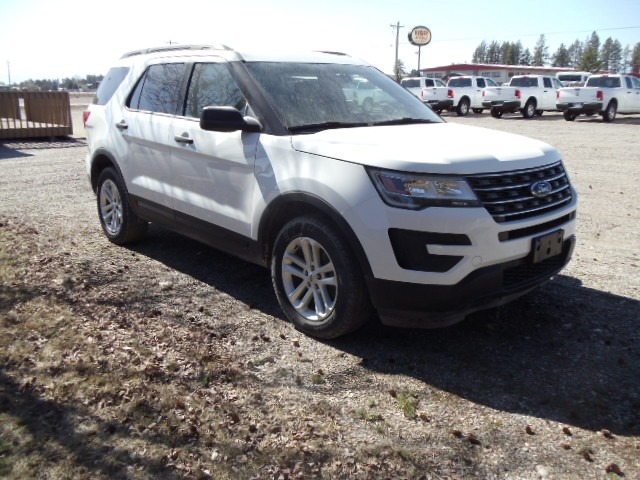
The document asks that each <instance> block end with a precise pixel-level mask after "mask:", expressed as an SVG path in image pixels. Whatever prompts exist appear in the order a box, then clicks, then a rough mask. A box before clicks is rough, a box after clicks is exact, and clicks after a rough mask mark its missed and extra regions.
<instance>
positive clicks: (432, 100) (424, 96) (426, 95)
mask: <svg viewBox="0 0 640 480" xmlns="http://www.w3.org/2000/svg"><path fill="white" fill-rule="evenodd" d="M400 85H402V86H403V87H405V88H406V89H407V90H409V91H410V92H411V93H413V94H414V95H415V96H416V97H418V98H419V99H420V100H422V101H423V102H424V103H426V104H427V105H429V106H430V107H431V109H432V110H434V111H435V112H437V113H442V111H443V110H451V107H452V106H453V100H452V99H451V98H450V97H449V95H448V93H449V90H448V88H447V86H446V85H445V84H444V82H443V81H442V80H438V79H437V78H426V77H407V78H403V79H402V80H401V81H400Z"/></svg>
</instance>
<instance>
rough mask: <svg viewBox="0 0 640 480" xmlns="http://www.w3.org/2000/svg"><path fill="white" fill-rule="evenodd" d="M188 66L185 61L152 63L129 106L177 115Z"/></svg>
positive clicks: (132, 96)
mask: <svg viewBox="0 0 640 480" xmlns="http://www.w3.org/2000/svg"><path fill="white" fill-rule="evenodd" d="M186 68H187V67H186V65H185V64H184V63H168V64H163V65H151V66H150V67H149V68H148V69H147V70H146V71H145V73H144V75H142V77H141V78H140V80H139V81H138V84H137V85H136V88H135V90H134V91H133V94H132V95H131V98H130V99H129V103H128V105H127V106H128V107H129V108H132V109H134V110H146V111H149V112H157V113H169V114H172V115H175V113H176V111H177V109H178V101H179V99H180V89H181V87H182V81H183V79H184V74H185V71H186Z"/></svg>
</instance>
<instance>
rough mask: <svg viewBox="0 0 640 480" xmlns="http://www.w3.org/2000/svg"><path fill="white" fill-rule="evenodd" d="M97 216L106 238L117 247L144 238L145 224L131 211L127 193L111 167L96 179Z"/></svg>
mask: <svg viewBox="0 0 640 480" xmlns="http://www.w3.org/2000/svg"><path fill="white" fill-rule="evenodd" d="M97 199H98V216H99V217H100V224H101V225H102V230H103V231H104V233H105V235H106V236H107V238H108V239H109V240H110V241H111V242H113V243H116V244H118V245H123V244H125V243H130V242H135V241H136V240H140V239H141V238H142V237H144V235H145V233H146V231H147V222H144V221H142V220H140V219H139V218H138V217H137V216H136V214H135V213H133V211H132V210H131V207H130V205H129V193H128V192H127V189H126V187H125V185H124V182H123V181H122V179H121V178H120V175H118V173H117V172H116V170H115V169H114V168H112V167H108V168H105V169H104V170H103V171H102V173H100V176H99V177H98V189H97Z"/></svg>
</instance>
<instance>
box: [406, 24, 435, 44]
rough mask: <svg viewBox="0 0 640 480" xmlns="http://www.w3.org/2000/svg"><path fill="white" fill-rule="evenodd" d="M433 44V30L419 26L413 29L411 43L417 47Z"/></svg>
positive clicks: (410, 35) (410, 36) (410, 33)
mask: <svg viewBox="0 0 640 480" xmlns="http://www.w3.org/2000/svg"><path fill="white" fill-rule="evenodd" d="M429 42H431V30H429V29H428V28H427V27H423V26H419V27H413V29H412V30H411V32H409V43H411V45H415V46H416V47H424V46H425V45H428V44H429Z"/></svg>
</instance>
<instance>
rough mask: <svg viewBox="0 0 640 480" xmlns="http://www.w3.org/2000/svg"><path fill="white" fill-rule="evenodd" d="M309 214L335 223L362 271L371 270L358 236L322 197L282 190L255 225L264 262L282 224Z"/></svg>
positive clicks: (369, 271) (266, 261)
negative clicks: (281, 193)
mask: <svg viewBox="0 0 640 480" xmlns="http://www.w3.org/2000/svg"><path fill="white" fill-rule="evenodd" d="M310 214H311V215H318V216H320V217H322V218H324V219H325V220H326V221H328V222H331V223H332V224H333V225H335V226H336V227H337V228H338V231H339V233H340V234H341V235H342V236H343V237H344V238H345V239H346V241H347V243H348V245H349V248H350V249H351V251H352V252H353V253H354V255H356V257H357V259H358V264H359V265H360V269H361V270H362V274H363V275H365V276H371V275H372V274H373V273H372V270H371V266H370V265H369V261H368V260H367V256H366V254H365V252H364V248H363V247H362V244H361V243H360V240H358V237H357V235H356V234H355V232H354V231H353V229H352V228H351V226H350V225H349V224H348V222H347V221H346V220H345V219H344V217H342V215H340V213H339V212H338V211H336V210H335V209H334V208H333V207H332V206H331V205H329V204H328V203H327V202H326V201H324V200H323V199H322V198H319V197H317V196H314V195H310V194H308V193H304V192H290V193H286V194H283V195H281V196H279V197H278V198H276V199H275V200H274V201H272V202H271V203H270V204H269V205H268V206H267V208H266V209H265V211H264V212H263V215H262V218H261V220H260V224H259V226H258V242H259V244H260V245H261V248H262V259H263V262H264V263H265V264H266V265H268V264H269V262H270V258H271V252H272V250H273V245H274V242H275V239H276V237H277V235H278V232H279V231H280V230H281V229H282V227H283V226H284V225H285V224H286V223H287V222H288V221H290V220H292V219H294V218H296V217H300V216H303V215H310Z"/></svg>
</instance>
